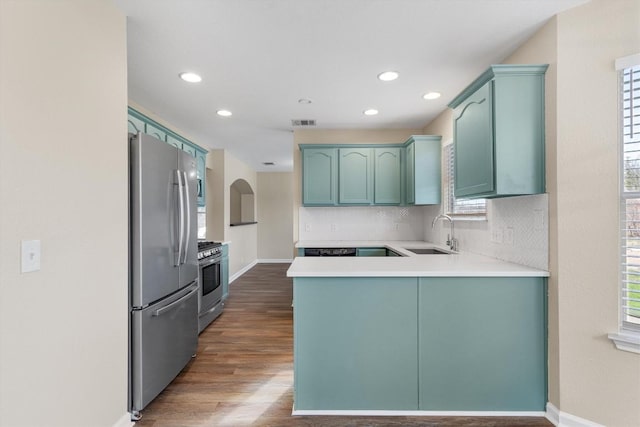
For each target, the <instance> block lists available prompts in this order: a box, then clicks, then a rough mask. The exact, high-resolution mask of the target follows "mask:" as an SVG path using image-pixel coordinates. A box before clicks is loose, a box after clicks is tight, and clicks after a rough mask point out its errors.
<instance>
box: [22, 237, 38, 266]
mask: <svg viewBox="0 0 640 427" xmlns="http://www.w3.org/2000/svg"><path fill="white" fill-rule="evenodd" d="M21 264H22V265H21V270H20V271H22V272H23V273H30V272H32V271H38V270H40V240H23V241H22V257H21Z"/></svg>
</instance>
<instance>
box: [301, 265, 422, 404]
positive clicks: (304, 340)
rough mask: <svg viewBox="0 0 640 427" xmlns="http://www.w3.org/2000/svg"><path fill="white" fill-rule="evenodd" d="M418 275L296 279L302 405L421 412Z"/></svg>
mask: <svg viewBox="0 0 640 427" xmlns="http://www.w3.org/2000/svg"><path fill="white" fill-rule="evenodd" d="M417 286H418V281H417V279H416V278H331V279H326V278H316V277H312V278H300V277H297V278H295V279H294V366H295V369H294V372H295V375H294V384H295V391H294V402H295V409H296V410H323V409H324V410H347V409H351V410H367V409H369V410H374V409H390V410H416V409H417V408H418V361H417V355H418V348H417V340H416V336H417V333H418V331H417V323H418V322H417V321H418V318H417V317H418V313H417V305H416V299H415V297H416V292H417Z"/></svg>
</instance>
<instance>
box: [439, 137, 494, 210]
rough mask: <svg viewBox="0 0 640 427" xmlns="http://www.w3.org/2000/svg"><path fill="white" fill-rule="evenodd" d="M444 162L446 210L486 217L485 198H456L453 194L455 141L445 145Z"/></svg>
mask: <svg viewBox="0 0 640 427" xmlns="http://www.w3.org/2000/svg"><path fill="white" fill-rule="evenodd" d="M442 158H443V162H444V164H443V165H442V170H443V171H444V175H445V176H444V211H445V212H446V213H447V214H448V215H455V216H458V217H459V216H469V217H484V216H485V215H486V213H487V207H486V200H485V199H471V200H462V199H460V200H456V198H455V197H454V194H453V188H454V185H453V177H454V176H455V174H454V155H453V143H448V144H447V145H445V146H444V156H442Z"/></svg>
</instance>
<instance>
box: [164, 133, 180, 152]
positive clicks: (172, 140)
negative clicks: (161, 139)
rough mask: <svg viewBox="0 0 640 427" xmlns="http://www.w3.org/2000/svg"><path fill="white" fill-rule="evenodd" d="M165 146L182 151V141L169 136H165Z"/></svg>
mask: <svg viewBox="0 0 640 427" xmlns="http://www.w3.org/2000/svg"><path fill="white" fill-rule="evenodd" d="M167 144H169V145H173V146H174V147H176V148H177V149H178V150H182V141H180V140H178V139H176V138H174V137H172V136H171V135H167Z"/></svg>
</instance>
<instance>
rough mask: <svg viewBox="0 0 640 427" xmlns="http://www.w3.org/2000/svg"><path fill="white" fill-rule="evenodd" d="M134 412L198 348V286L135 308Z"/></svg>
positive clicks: (132, 355) (132, 325)
mask: <svg viewBox="0 0 640 427" xmlns="http://www.w3.org/2000/svg"><path fill="white" fill-rule="evenodd" d="M131 316H132V318H131V332H132V334H131V406H132V407H131V412H135V411H141V410H142V409H143V408H144V407H145V406H147V404H149V402H151V401H152V400H153V399H154V398H155V397H156V396H157V395H158V394H159V393H160V392H161V391H162V390H164V388H165V387H166V386H167V385H169V383H170V382H171V381H172V380H173V379H174V378H175V377H176V376H177V375H178V374H179V373H180V371H181V370H182V368H184V367H185V366H186V364H187V363H188V362H189V360H191V357H192V356H193V355H194V354H196V350H197V347H198V285H197V283H193V284H191V285H190V286H188V287H187V288H185V289H184V290H183V291H179V292H177V293H175V294H174V295H171V296H170V297H168V298H165V299H163V300H162V301H159V302H158V303H156V304H154V305H152V306H149V307H147V308H145V309H142V310H134V311H133V312H132V315H131Z"/></svg>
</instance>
